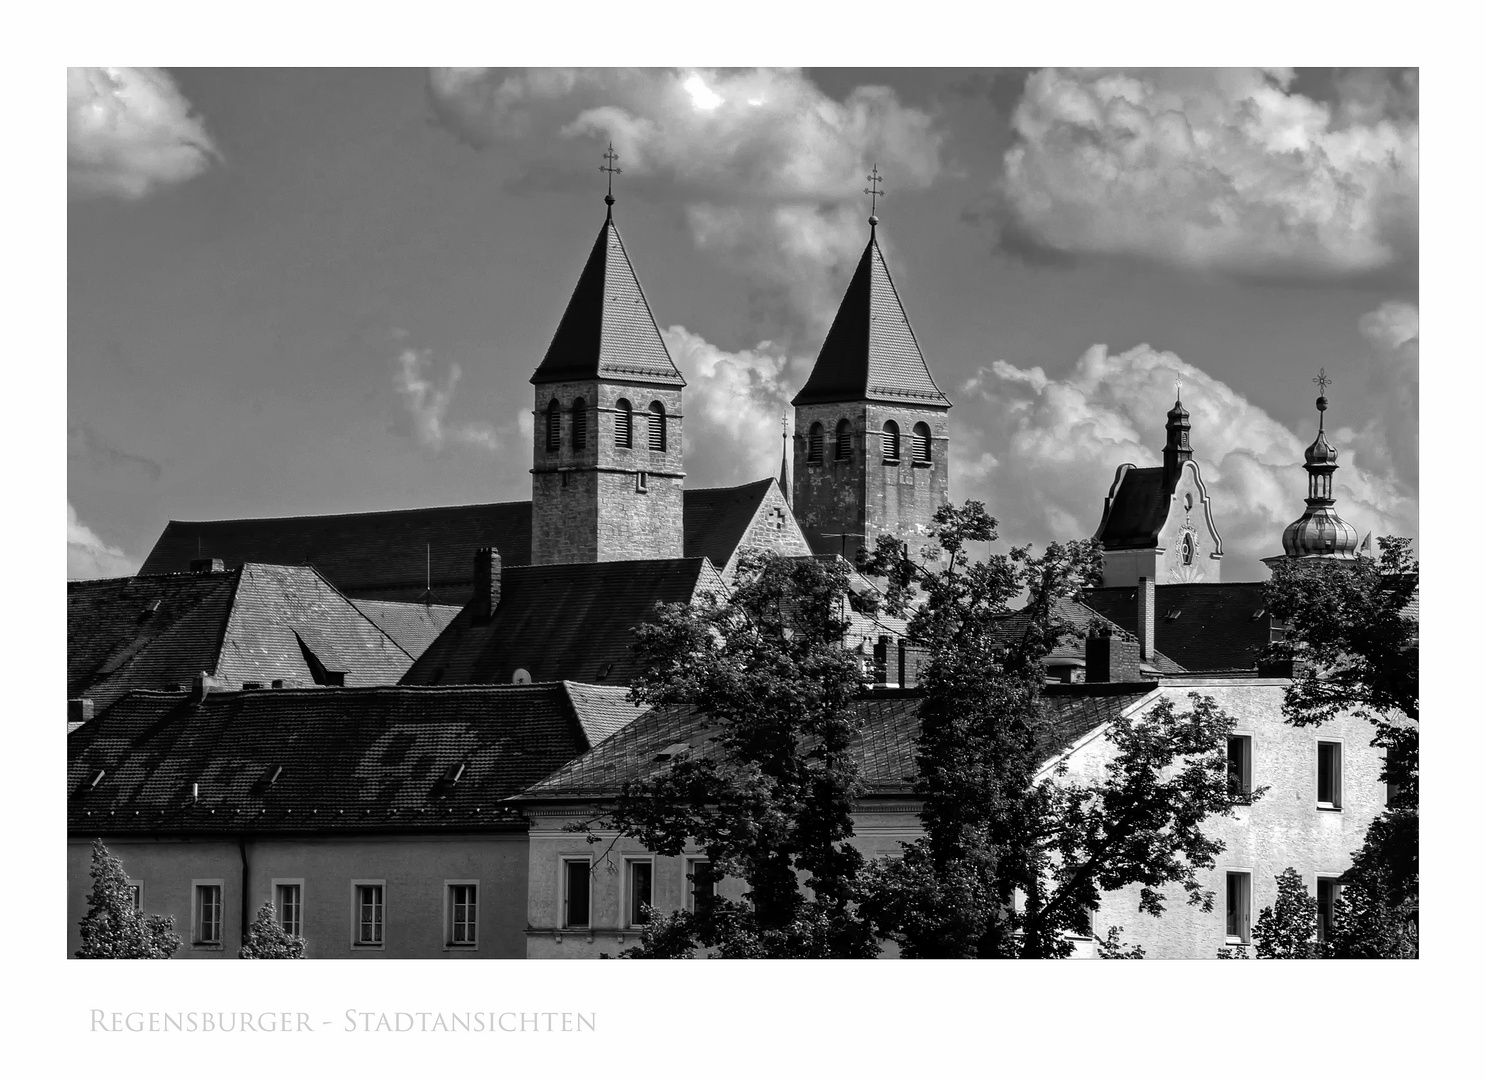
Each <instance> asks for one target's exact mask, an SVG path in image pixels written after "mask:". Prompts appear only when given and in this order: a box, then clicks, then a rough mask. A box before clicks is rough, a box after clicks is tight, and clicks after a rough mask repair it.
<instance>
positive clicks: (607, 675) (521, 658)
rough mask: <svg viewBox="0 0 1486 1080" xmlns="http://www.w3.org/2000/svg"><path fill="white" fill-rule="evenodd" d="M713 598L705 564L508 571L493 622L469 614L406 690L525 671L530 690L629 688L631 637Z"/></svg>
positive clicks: (710, 571)
mask: <svg viewBox="0 0 1486 1080" xmlns="http://www.w3.org/2000/svg"><path fill="white" fill-rule="evenodd" d="M714 588H715V589H721V588H722V578H721V577H720V576H719V575H718V573H717V571H716V570H715V569H714V568H713V567H712V564H711V563H709V562H708V561H707V560H706V559H636V560H628V561H623V562H594V563H558V564H554V565H545V566H510V567H503V568H502V570H501V596H500V604H499V606H498V607H497V608H496V610H495V614H494V617H493V618H492V619H491V620H490V622H488V623H484V624H479V623H477V622H476V621H475V609H474V605H473V604H469V605H466V606H465V608H464V610H463V611H461V612H460V613H459V614H458V615H456V616H455V617H454V621H453V622H451V623H450V624H449V625H448V627H447V628H445V630H444V632H443V633H442V634H440V635H439V637H438V639H437V640H436V641H434V643H433V644H432V645H430V646H429V647H428V648H427V649H426V650H425V651H424V653H423V655H422V656H420V657H419V658H418V660H417V662H416V663H414V664H413V666H412V667H411V668H410V669H409V670H408V673H407V675H406V676H404V678H403V682H404V683H405V684H407V685H413V684H425V685H434V684H442V685H450V684H456V683H509V682H510V681H511V679H512V676H513V674H514V673H515V671H516V669H518V668H522V669H525V671H526V672H527V673H528V674H529V675H530V677H531V679H532V681H534V682H549V681H555V680H558V679H572V680H577V681H582V682H603V683H607V684H609V685H618V686H628V685H629V680H630V678H631V677H632V676H633V674H634V673H635V671H636V670H637V663H636V660H635V656H634V654H633V652H632V651H631V648H630V646H631V645H632V644H633V643H634V632H633V631H634V627H636V626H638V625H639V624H640V623H642V622H644V621H645V620H646V619H648V618H649V617H650V615H651V612H652V609H653V608H654V607H655V605H656V604H657V603H685V602H688V601H690V600H691V599H692V598H693V597H694V596H696V595H697V593H698V591H699V590H703V589H714Z"/></svg>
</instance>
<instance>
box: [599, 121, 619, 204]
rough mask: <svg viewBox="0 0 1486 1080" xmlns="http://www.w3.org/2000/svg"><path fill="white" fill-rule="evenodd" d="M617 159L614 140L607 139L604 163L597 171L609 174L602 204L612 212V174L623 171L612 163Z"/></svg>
mask: <svg viewBox="0 0 1486 1080" xmlns="http://www.w3.org/2000/svg"><path fill="white" fill-rule="evenodd" d="M618 160H619V155H618V154H616V153H615V152H614V140H613V139H610V140H609V149H608V150H606V151H604V162H605V164H603V165H600V166H599V172H602V173H608V174H609V190H608V191H607V192H606V193H605V194H604V204H605V205H606V206H608V207H610V208H611V209H610V211H609V213H611V214H612V213H613V212H614V211H613V209H612V207H613V206H614V174H615V173H622V172H624V170H623V169H621V168H619V166H617V165H615V164H614V163H615V162H616V161H618Z"/></svg>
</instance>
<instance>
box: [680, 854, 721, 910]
mask: <svg viewBox="0 0 1486 1080" xmlns="http://www.w3.org/2000/svg"><path fill="white" fill-rule="evenodd" d="M686 877H687V885H688V888H687V890H686V906H687V908H688V909H690V910H691V911H704V910H705V909H706V908H707V906H708V905H709V904H711V903H712V901H713V900H714V899H715V898H716V896H717V883H716V882H715V881H713V880H712V863H711V862H710V861H709V860H707V859H692V860H690V861H689V862H688V863H687V865H686Z"/></svg>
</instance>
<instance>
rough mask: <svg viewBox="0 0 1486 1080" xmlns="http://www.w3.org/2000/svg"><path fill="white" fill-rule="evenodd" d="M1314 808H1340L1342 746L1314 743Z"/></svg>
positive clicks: (1329, 743)
mask: <svg viewBox="0 0 1486 1080" xmlns="http://www.w3.org/2000/svg"><path fill="white" fill-rule="evenodd" d="M1316 808H1317V809H1318V810H1340V809H1341V808H1342V744H1341V743H1339V742H1326V741H1322V742H1318V743H1316Z"/></svg>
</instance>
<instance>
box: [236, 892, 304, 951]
mask: <svg viewBox="0 0 1486 1080" xmlns="http://www.w3.org/2000/svg"><path fill="white" fill-rule="evenodd" d="M237 956H238V959H239V960H303V959H304V938H302V937H296V936H295V935H293V934H291V933H289V932H288V931H287V930H285V929H284V928H283V926H282V925H280V923H279V915H278V912H277V911H276V910H275V908H274V906H273V901H272V900H265V901H264V902H263V906H262V907H261V908H259V909H258V916H257V918H255V919H254V920H253V922H252V925H250V926H249V927H248V933H247V937H246V939H245V940H244V941H243V945H242V948H241V949H240V950H238V954H237Z"/></svg>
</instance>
